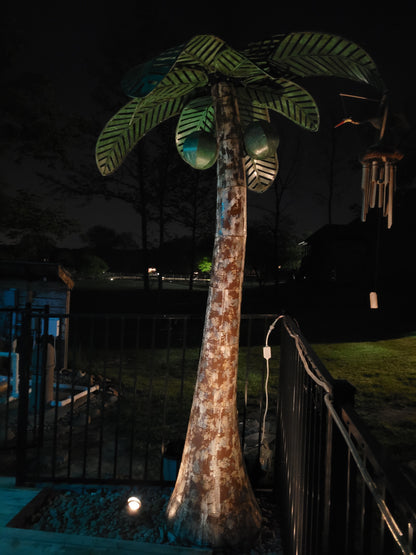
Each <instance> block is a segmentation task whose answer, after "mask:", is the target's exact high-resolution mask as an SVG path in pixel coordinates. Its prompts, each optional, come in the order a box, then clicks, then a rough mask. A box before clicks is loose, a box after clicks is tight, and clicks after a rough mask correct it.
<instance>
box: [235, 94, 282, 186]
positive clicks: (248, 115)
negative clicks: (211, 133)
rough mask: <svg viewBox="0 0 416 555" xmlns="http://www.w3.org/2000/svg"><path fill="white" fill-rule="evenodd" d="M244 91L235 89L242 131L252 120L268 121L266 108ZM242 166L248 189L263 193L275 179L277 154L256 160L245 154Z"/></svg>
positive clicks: (277, 165) (277, 168) (277, 162)
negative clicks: (253, 100) (252, 100)
mask: <svg viewBox="0 0 416 555" xmlns="http://www.w3.org/2000/svg"><path fill="white" fill-rule="evenodd" d="M244 92H245V91H244V89H241V88H240V89H237V99H238V108H239V112H240V121H241V127H242V129H243V131H244V130H245V128H246V127H248V125H250V123H252V122H253V121H259V120H265V121H267V122H270V116H269V111H268V109H267V108H264V107H262V106H260V105H257V104H255V103H254V102H251V100H250V99H249V98H248V97H247V96H246V95H245V94H244ZM244 168H245V172H246V178H247V187H248V188H249V189H250V191H254V192H255V193H264V192H265V191H267V189H268V188H269V187H270V185H271V184H272V183H273V181H274V180H275V179H276V176H277V173H278V171H279V161H278V158H277V154H274V156H271V157H270V158H266V159H265V160H256V159H254V158H252V157H251V156H249V155H248V154H246V156H245V157H244Z"/></svg>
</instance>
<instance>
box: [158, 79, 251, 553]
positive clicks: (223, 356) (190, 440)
mask: <svg viewBox="0 0 416 555" xmlns="http://www.w3.org/2000/svg"><path fill="white" fill-rule="evenodd" d="M212 96H213V98H214V105H215V113H216V123H217V130H218V137H217V144H218V148H219V154H218V162H217V223H216V236H215V243H214V253H213V265H212V273H211V281H210V288H209V294H208V302H207V310H206V315H205V326H204V334H203V341H202V349H201V355H200V360H199V367H198V375H197V382H196V386H195V392H194V398H193V404H192V409H191V415H190V419H189V424H188V432H187V436H186V441H185V447H184V452H183V456H182V462H181V466H180V470H179V474H178V478H177V481H176V485H175V489H174V491H173V493H172V496H171V499H170V502H169V505H168V509H167V520H168V523H169V524H170V526H171V528H172V530H173V532H174V533H175V535H176V536H177V537H178V538H180V539H186V540H188V541H189V542H191V543H193V544H194V545H201V546H202V545H208V546H212V547H219V546H226V545H229V546H238V545H250V543H251V542H252V541H253V540H254V538H255V537H256V536H257V534H258V532H259V529H260V523H261V514H260V511H259V508H258V505H257V502H256V499H255V496H254V493H253V490H252V488H251V485H250V482H249V479H248V476H247V472H246V468H245V464H244V460H243V455H242V451H241V444H240V438H239V433H238V418H237V406H236V386H237V370H238V348H239V330H240V316H241V296H242V283H243V274H244V256H245V243H246V235H247V224H246V194H247V188H246V180H245V171H244V163H243V160H244V152H243V146H242V137H241V128H240V120H239V112H238V105H237V102H236V99H235V95H234V89H233V87H232V85H231V84H229V83H224V82H220V83H217V84H215V85H213V88H212Z"/></svg>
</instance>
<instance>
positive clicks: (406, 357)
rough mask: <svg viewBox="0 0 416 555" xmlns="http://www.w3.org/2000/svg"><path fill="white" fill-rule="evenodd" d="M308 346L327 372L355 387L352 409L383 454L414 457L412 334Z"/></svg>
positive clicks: (415, 355) (415, 353)
mask: <svg viewBox="0 0 416 555" xmlns="http://www.w3.org/2000/svg"><path fill="white" fill-rule="evenodd" d="M313 348H314V350H315V352H316V354H317V355H318V357H319V358H320V359H321V360H322V362H323V363H324V365H325V366H326V368H327V369H328V370H329V372H330V373H331V375H332V376H333V377H334V378H336V379H346V380H348V381H349V382H350V383H351V384H352V385H353V386H354V387H355V388H356V389H357V394H356V410H357V412H358V413H359V415H360V416H361V417H362V418H363V420H364V421H365V422H366V424H367V425H368V427H369V429H370V430H371V431H372V433H373V434H374V436H375V437H376V439H377V440H378V441H379V442H380V443H381V444H382V445H383V446H384V447H386V449H387V451H388V453H389V455H390V456H391V457H393V458H394V459H397V460H400V461H402V462H408V461H411V460H416V337H413V336H412V337H402V338H398V339H388V340H382V341H369V342H367V341H366V342H362V343H360V342H358V343H319V344H314V345H313Z"/></svg>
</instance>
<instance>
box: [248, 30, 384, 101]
mask: <svg viewBox="0 0 416 555" xmlns="http://www.w3.org/2000/svg"><path fill="white" fill-rule="evenodd" d="M244 54H245V55H246V56H247V57H248V58H249V59H250V60H252V61H253V62H254V63H257V64H258V65H259V66H260V67H261V68H262V69H263V70H264V71H265V72H266V73H268V74H269V75H271V76H279V75H280V76H284V77H286V78H288V79H293V78H295V77H311V76H332V77H343V78H346V79H352V80H353V81H359V82H362V83H367V84H368V85H372V86H374V87H376V89H378V90H383V89H384V84H383V81H382V79H381V77H380V74H379V72H378V70H377V67H376V65H375V63H374V61H373V59H372V58H371V57H370V56H369V55H368V54H367V52H366V51H365V50H363V49H362V48H361V47H360V46H359V45H357V44H356V43H354V42H351V41H350V40H348V39H345V38H343V37H339V36H336V35H331V34H327V33H316V32H302V33H290V34H288V35H277V36H275V37H272V38H271V39H269V40H265V41H259V42H256V43H253V44H251V45H249V47H248V48H247V49H246V50H244Z"/></svg>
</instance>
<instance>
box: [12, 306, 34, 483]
mask: <svg viewBox="0 0 416 555" xmlns="http://www.w3.org/2000/svg"><path fill="white" fill-rule="evenodd" d="M18 342H19V343H20V345H19V346H18V352H19V353H20V354H21V356H20V376H19V406H18V414H17V447H16V485H17V486H19V485H22V484H23V483H24V481H25V475H26V449H27V426H28V416H29V379H30V363H31V360H32V347H33V339H32V333H31V304H30V303H27V304H26V310H25V311H24V312H23V322H22V333H21V336H20V337H19V338H18Z"/></svg>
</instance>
